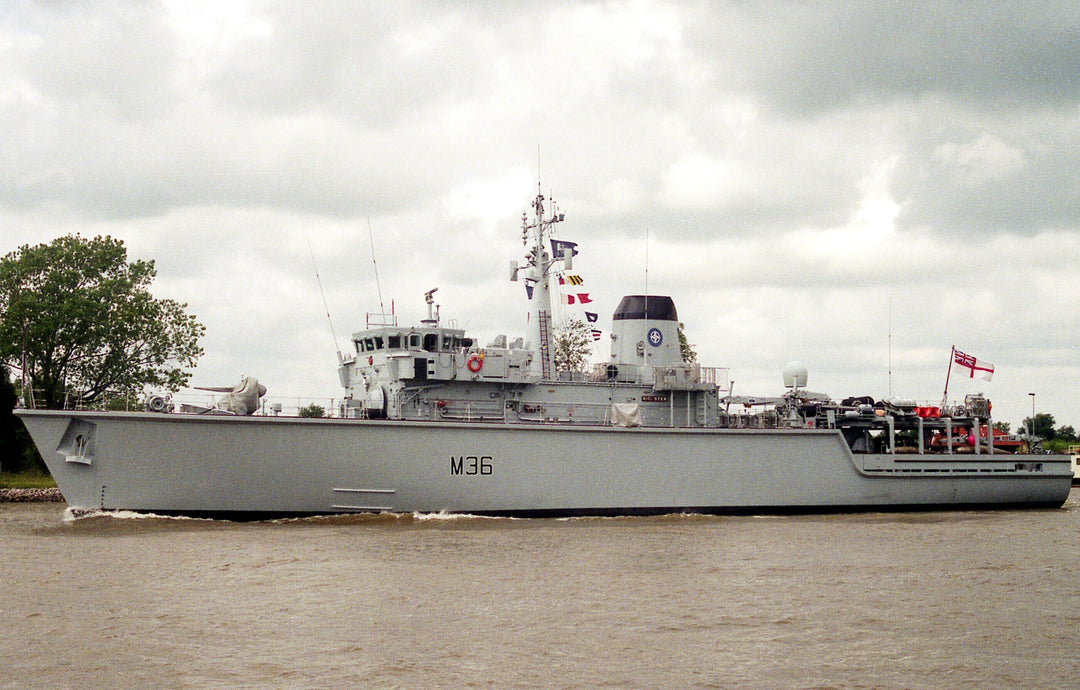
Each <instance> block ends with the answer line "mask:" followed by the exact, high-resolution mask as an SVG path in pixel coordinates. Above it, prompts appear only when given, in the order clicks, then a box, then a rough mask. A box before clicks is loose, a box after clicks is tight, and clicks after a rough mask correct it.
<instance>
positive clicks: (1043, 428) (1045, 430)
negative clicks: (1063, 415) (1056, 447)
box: [1020, 412, 1057, 441]
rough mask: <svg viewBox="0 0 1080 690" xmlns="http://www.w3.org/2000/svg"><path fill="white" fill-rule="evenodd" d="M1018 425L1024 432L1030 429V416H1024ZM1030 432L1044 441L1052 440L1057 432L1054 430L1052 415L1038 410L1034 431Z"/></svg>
mask: <svg viewBox="0 0 1080 690" xmlns="http://www.w3.org/2000/svg"><path fill="white" fill-rule="evenodd" d="M1020 427H1021V428H1022V429H1023V431H1024V433H1028V432H1029V431H1031V429H1032V424H1031V417H1024V421H1022V422H1020ZM1032 433H1034V435H1035V436H1038V437H1039V438H1041V439H1044V440H1046V441H1053V440H1054V439H1055V438H1056V437H1057V433H1056V431H1055V430H1054V415H1052V414H1048V413H1046V412H1039V413H1038V414H1036V415H1035V424H1034V432H1032Z"/></svg>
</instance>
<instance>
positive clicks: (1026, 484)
mask: <svg viewBox="0 0 1080 690" xmlns="http://www.w3.org/2000/svg"><path fill="white" fill-rule="evenodd" d="M18 414H19V415H20V416H21V417H22V419H23V421H24V423H25V424H26V427H27V429H28V431H29V432H30V434H31V436H32V437H33V438H34V442H35V443H36V444H37V446H38V449H39V450H40V451H41V454H42V457H43V458H44V459H45V462H46V464H47V465H48V467H49V471H50V472H51V473H52V476H53V478H54V479H55V480H56V482H57V485H58V486H59V488H60V490H61V492H62V493H63V494H64V497H65V499H66V500H67V502H68V504H69V506H71V507H72V508H76V509H84V510H133V511H141V512H153V513H163V514H184V515H204V516H216V517H229V518H247V519H251V518H258V517H265V516H271V515H274V516H283V515H320V514H333V513H356V512H378V511H391V512H443V511H445V512H454V513H474V514H490V515H517V516H556V515H626V514H655V513H669V512H703V513H809V512H822V511H827V512H846V511H860V510H911V509H938V508H968V507H985V508H1005V507H1057V506H1060V505H1062V504H1063V503H1064V501H1065V500H1066V499H1067V497H1068V494H1069V489H1070V485H1071V480H1072V471H1071V467H1070V462H1069V458H1068V456H1055V455H1007V456H1001V455H995V456H990V455H982V456H979V455H968V456H960V455H950V456H932V455H925V456H923V455H907V456H903V455H891V454H890V455H860V454H852V453H851V451H850V450H849V448H848V446H847V445H846V443H845V442H844V440H843V437H842V435H841V434H840V432H838V431H830V430H814V429H806V430H775V429H774V430H735V429H710V430H704V429H667V428H664V429H657V428H637V429H617V428H611V427H567V426H554V425H550V426H549V425H508V424H480V425H476V424H465V423H435V422H401V421H367V420H364V421H361V420H341V419H299V418H274V417H232V416H195V415H181V414H173V415H168V414H165V415H163V414H152V413H111V412H86V413H71V412H55V411H28V410H22V411H19V412H18Z"/></svg>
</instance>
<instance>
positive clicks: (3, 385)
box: [0, 364, 48, 474]
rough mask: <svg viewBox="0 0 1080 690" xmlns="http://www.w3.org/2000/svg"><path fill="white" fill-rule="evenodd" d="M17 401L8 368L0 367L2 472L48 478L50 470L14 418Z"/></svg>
mask: <svg viewBox="0 0 1080 690" xmlns="http://www.w3.org/2000/svg"><path fill="white" fill-rule="evenodd" d="M17 400H18V395H16V393H15V386H14V385H13V384H12V383H11V378H10V374H9V372H8V368H7V367H6V366H4V365H3V364H0V470H3V471H4V472H28V471H29V472H36V473H39V474H46V473H47V472H48V470H47V469H46V467H45V463H44V462H43V461H42V459H41V456H40V455H38V452H37V448H35V447H34V444H33V442H31V440H30V435H29V434H27V433H26V429H25V428H24V427H23V424H22V422H21V421H20V420H19V418H18V417H16V416H15V415H14V414H12V410H14V409H15V403H16V401H17Z"/></svg>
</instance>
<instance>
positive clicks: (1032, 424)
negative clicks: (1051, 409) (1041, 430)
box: [1028, 393, 1035, 438]
mask: <svg viewBox="0 0 1080 690" xmlns="http://www.w3.org/2000/svg"><path fill="white" fill-rule="evenodd" d="M1028 395H1030V396H1031V421H1029V422H1028V435H1029V436H1031V437H1033V438H1034V436H1035V394H1034V393H1028Z"/></svg>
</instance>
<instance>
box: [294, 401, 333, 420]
mask: <svg viewBox="0 0 1080 690" xmlns="http://www.w3.org/2000/svg"><path fill="white" fill-rule="evenodd" d="M298 414H299V416H301V417H312V418H314V417H325V416H326V408H324V407H323V406H322V405H316V404H315V403H311V404H310V405H307V406H306V407H301V408H300V411H299V412H298Z"/></svg>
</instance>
